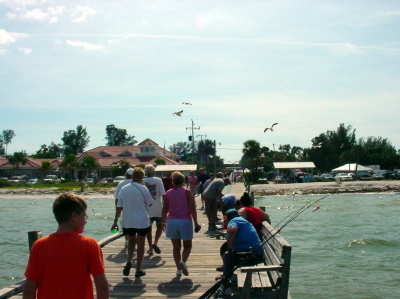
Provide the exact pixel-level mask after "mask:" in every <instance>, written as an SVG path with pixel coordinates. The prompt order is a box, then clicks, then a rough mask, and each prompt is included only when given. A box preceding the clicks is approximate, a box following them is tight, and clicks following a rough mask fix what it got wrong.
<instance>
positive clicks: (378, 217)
mask: <svg viewBox="0 0 400 299" xmlns="http://www.w3.org/2000/svg"><path fill="white" fill-rule="evenodd" d="M317 198H319V196H318V195H308V196H300V195H296V196H295V197H293V196H268V197H261V198H258V199H257V201H256V204H257V205H259V206H266V207H267V211H268V212H269V213H270V215H271V218H272V222H273V223H277V222H279V221H280V220H281V219H283V218H284V217H285V216H287V215H288V214H289V213H291V212H293V211H295V210H296V209H299V208H301V207H302V206H303V205H304V204H306V203H307V201H309V200H313V199H317ZM52 201H53V197H49V198H47V199H46V198H40V199H26V198H24V199H18V198H12V199H0V228H1V233H2V236H1V238H0V288H1V287H5V286H7V285H9V284H12V283H13V282H16V281H19V280H21V279H23V275H22V273H23V271H24V267H25V264H26V261H27V255H28V245H27V232H28V231H30V230H40V231H42V232H43V233H44V234H48V233H51V232H53V231H54V229H55V227H56V223H55V221H54V219H53V216H52V212H51V204H52ZM113 204H114V202H113V200H111V199H100V198H99V199H91V200H88V205H89V211H88V215H89V220H88V224H87V227H86V234H87V235H90V236H92V237H94V238H96V239H101V238H103V237H105V236H107V235H108V234H109V227H110V223H111V222H112V219H113V215H114V209H113ZM318 205H319V206H320V209H319V210H318V211H315V212H312V209H310V210H309V211H307V212H305V213H304V214H302V215H301V216H300V217H299V218H298V219H297V220H295V221H294V222H292V223H291V224H289V225H288V226H287V227H286V228H285V229H284V230H283V232H282V233H281V234H282V235H283V236H284V237H285V238H286V239H287V240H288V241H289V242H290V243H291V245H292V246H293V249H292V250H293V251H292V264H291V277H290V292H291V295H292V297H293V299H314V298H315V299H317V298H318V299H321V298H338V299H339V298H340V299H349V298H355V299H377V298H393V299H394V298H400V288H399V286H400V233H399V224H400V220H399V215H400V194H351V195H348V194H346V195H331V196H329V197H328V198H326V199H324V200H322V201H321V202H320V203H318Z"/></svg>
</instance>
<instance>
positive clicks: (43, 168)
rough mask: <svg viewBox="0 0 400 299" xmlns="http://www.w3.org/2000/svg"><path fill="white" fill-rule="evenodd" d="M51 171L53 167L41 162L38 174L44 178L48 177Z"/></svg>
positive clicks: (46, 162) (48, 163)
mask: <svg viewBox="0 0 400 299" xmlns="http://www.w3.org/2000/svg"><path fill="white" fill-rule="evenodd" d="M52 169H53V167H52V166H51V164H50V162H48V161H43V162H42V165H41V166H40V172H41V173H42V175H43V177H46V175H48V174H49V172H50V171H51V170H52Z"/></svg>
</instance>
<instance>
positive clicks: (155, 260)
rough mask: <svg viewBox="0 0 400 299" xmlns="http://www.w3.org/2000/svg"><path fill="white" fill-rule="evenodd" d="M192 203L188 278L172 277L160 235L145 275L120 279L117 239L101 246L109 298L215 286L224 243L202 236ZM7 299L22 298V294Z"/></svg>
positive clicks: (182, 293) (167, 245) (122, 258)
mask: <svg viewBox="0 0 400 299" xmlns="http://www.w3.org/2000/svg"><path fill="white" fill-rule="evenodd" d="M226 189H227V190H226V191H225V193H233V194H235V195H237V196H240V195H241V194H242V192H243V191H244V186H243V185H242V184H234V185H230V186H227V188H226ZM196 201H197V207H198V209H197V214H198V218H199V223H200V224H201V225H202V229H201V231H200V232H199V233H195V234H194V238H193V248H192V252H191V255H190V258H189V260H188V262H187V265H188V270H189V276H181V278H180V279H178V278H177V277H176V267H175V263H174V259H173V256H172V244H171V241H170V240H169V239H167V238H165V236H164V235H163V236H162V237H161V239H160V241H159V244H158V245H159V247H160V249H161V250H162V252H161V254H153V256H148V254H146V253H145V258H144V261H143V270H144V271H145V272H146V275H145V276H143V277H141V278H137V279H135V277H134V272H135V269H134V268H132V269H131V274H130V275H129V276H123V275H122V268H123V266H124V265H125V262H126V251H125V249H124V247H125V240H124V238H119V239H117V240H114V241H112V242H110V243H108V244H107V245H105V246H104V247H103V255H104V261H105V267H106V276H107V279H108V282H109V284H110V292H111V296H110V297H111V298H121V299H126V298H171V297H179V298H198V297H200V296H201V295H202V294H203V293H204V292H205V291H206V290H207V289H209V288H210V287H211V286H212V285H213V284H214V283H215V277H216V276H217V275H218V274H220V273H219V272H216V270H215V268H216V267H218V266H220V265H222V260H221V258H220V256H219V248H220V246H221V244H222V243H223V242H224V240H218V239H216V238H210V237H209V236H208V235H206V234H205V231H206V230H207V228H208V227H207V223H208V222H207V217H206V216H205V215H204V214H203V211H202V210H200V209H199V208H200V207H201V204H200V198H199V197H197V199H196ZM153 229H154V226H153ZM146 243H147V242H146ZM147 249H148V245H147V244H146V251H147ZM0 294H1V293H0ZM0 298H1V295H0ZM4 298H6V297H4ZM8 298H22V294H18V295H15V296H12V297H8Z"/></svg>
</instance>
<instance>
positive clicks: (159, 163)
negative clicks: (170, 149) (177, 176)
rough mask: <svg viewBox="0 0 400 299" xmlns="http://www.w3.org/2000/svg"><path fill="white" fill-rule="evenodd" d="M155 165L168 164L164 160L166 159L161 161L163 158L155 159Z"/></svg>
mask: <svg viewBox="0 0 400 299" xmlns="http://www.w3.org/2000/svg"><path fill="white" fill-rule="evenodd" d="M154 163H155V164H156V165H165V164H166V163H165V160H164V159H161V158H157V159H155V160H154Z"/></svg>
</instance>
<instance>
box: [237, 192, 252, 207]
mask: <svg viewBox="0 0 400 299" xmlns="http://www.w3.org/2000/svg"><path fill="white" fill-rule="evenodd" d="M240 204H241V205H242V206H244V207H249V206H251V204H252V199H251V197H250V195H249V193H247V192H244V193H243V195H242V197H240Z"/></svg>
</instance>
